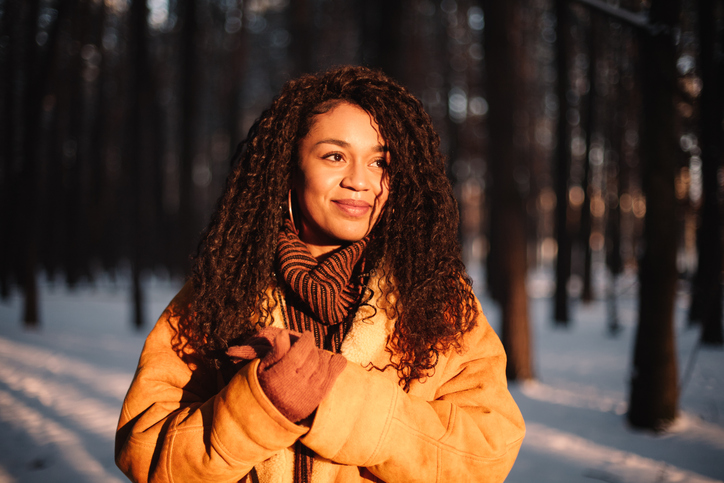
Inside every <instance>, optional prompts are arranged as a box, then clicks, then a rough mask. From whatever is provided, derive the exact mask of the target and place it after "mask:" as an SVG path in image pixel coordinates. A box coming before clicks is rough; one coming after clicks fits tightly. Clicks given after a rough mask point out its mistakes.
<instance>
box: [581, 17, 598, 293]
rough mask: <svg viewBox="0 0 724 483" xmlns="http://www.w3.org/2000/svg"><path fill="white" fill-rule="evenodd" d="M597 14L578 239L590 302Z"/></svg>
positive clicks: (591, 37) (590, 47)
mask: <svg viewBox="0 0 724 483" xmlns="http://www.w3.org/2000/svg"><path fill="white" fill-rule="evenodd" d="M598 20H599V19H598V15H597V14H596V13H595V12H590V20H589V22H590V25H589V42H588V85H589V89H588V109H587V113H586V154H585V158H584V159H583V163H584V164H583V166H584V169H583V183H582V185H583V186H582V188H583V194H584V200H583V206H581V235H580V241H581V244H582V245H583V253H584V257H583V292H582V293H581V300H582V301H583V302H586V303H587V302H590V301H591V300H593V288H592V286H591V262H592V258H593V253H592V252H593V250H592V249H591V189H590V176H591V175H590V172H591V142H592V141H593V125H594V122H595V119H596V114H597V112H596V76H597V73H596V61H597V58H598V52H597V48H596V47H597V44H596V42H597V41H598V32H597V30H598Z"/></svg>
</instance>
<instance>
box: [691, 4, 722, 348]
mask: <svg viewBox="0 0 724 483" xmlns="http://www.w3.org/2000/svg"><path fill="white" fill-rule="evenodd" d="M716 3H717V0H699V1H698V2H697V6H698V13H699V19H698V20H699V36H700V45H701V62H700V64H701V80H702V89H701V97H700V98H699V103H700V106H701V108H700V109H701V111H700V114H699V115H700V126H701V129H700V145H701V164H702V206H701V220H700V223H699V227H698V231H697V236H696V242H697V251H698V252H699V264H698V267H697V272H696V275H695V277H694V283H693V294H692V300H691V307H690V310H689V319H690V320H692V321H697V322H700V323H701V324H702V333H701V340H702V342H703V343H705V344H711V345H722V344H724V334H723V330H722V277H721V271H722V236H721V232H722V222H721V208H720V206H719V182H718V171H719V168H720V167H721V165H722V153H723V152H724V142H723V141H722V140H723V139H724V131H722V121H723V118H724V92H723V91H722V87H721V86H722V85H724V61H723V60H722V52H721V50H719V51H718V52H717V50H716V48H717V39H716V33H717V32H716V18H717V17H716V13H715V6H716ZM718 3H719V8H720V9H724V5H723V4H722V3H723V2H721V1H718ZM718 40H719V42H718V45H719V46H720V47H719V49H721V45H722V42H724V36H722V35H721V34H720V38H719V39H718Z"/></svg>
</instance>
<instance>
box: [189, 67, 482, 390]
mask: <svg viewBox="0 0 724 483" xmlns="http://www.w3.org/2000/svg"><path fill="white" fill-rule="evenodd" d="M339 102H349V103H351V104H354V105H357V106H359V107H361V108H362V109H364V110H365V111H367V112H368V113H369V114H370V115H371V116H372V118H373V119H374V120H375V121H376V122H377V124H378V126H379V129H380V133H381V135H382V137H383V139H384V140H385V142H386V145H387V147H388V149H389V152H390V159H391V162H390V165H389V167H388V168H387V169H388V180H389V198H388V200H387V203H386V205H385V207H384V210H383V212H382V214H381V215H380V218H379V220H378V223H377V225H376V226H375V227H374V228H373V230H372V232H371V238H370V242H369V243H368V247H367V251H366V254H365V256H366V257H367V260H371V261H372V263H374V265H375V266H376V267H377V269H378V273H382V274H383V275H382V276H383V277H384V278H385V280H386V282H387V284H388V286H393V287H395V290H396V296H397V303H396V304H395V306H394V308H393V309H391V311H392V312H394V313H390V314H387V315H388V316H390V317H398V320H397V322H396V326H395V331H394V333H393V334H392V336H391V339H390V341H389V342H390V347H391V350H393V351H394V352H395V354H397V355H398V356H399V361H398V362H396V363H394V364H393V366H394V367H395V368H396V370H397V372H398V375H399V377H400V381H401V384H402V385H403V386H404V387H405V388H409V384H410V382H411V381H412V380H414V379H420V378H424V377H426V376H427V375H429V374H431V371H433V370H434V367H435V365H436V363H437V360H438V357H439V355H440V354H441V353H444V352H446V351H449V350H461V348H462V335H463V334H464V333H466V332H468V331H469V330H471V329H472V328H473V327H474V325H475V318H476V312H477V309H476V306H477V305H476V303H475V299H474V296H473V294H472V288H471V286H472V285H471V282H470V279H469V278H468V276H467V275H466V272H465V268H464V266H463V263H462V259H461V256H460V247H459V243H458V238H457V230H458V210H457V204H456V202H455V199H454V197H453V193H452V188H451V186H450V182H449V181H448V179H447V177H446V176H445V170H444V159H443V157H442V155H441V154H440V152H439V150H438V148H439V137H438V135H437V134H436V133H435V131H434V130H433V127H432V122H431V120H430V117H429V116H428V115H427V113H426V112H425V111H424V109H423V107H422V104H421V103H420V101H418V100H417V99H416V98H415V97H414V96H413V95H411V94H410V93H409V92H408V91H407V90H406V89H405V88H403V87H401V86H400V85H399V84H397V83H396V82H394V81H393V80H391V79H390V78H388V77H386V76H385V75H384V74H383V73H381V72H379V71H375V70H371V69H368V68H364V67H352V66H345V67H340V68H336V69H333V70H330V71H328V72H326V73H322V74H319V75H304V76H302V77H300V78H298V79H295V80H291V81H289V82H287V83H286V84H285V86H284V87H283V89H282V92H281V94H280V95H279V97H277V98H276V99H275V100H274V102H273V103H272V105H271V107H270V108H269V109H268V110H266V111H265V112H264V113H263V114H262V115H261V117H260V118H259V119H258V120H257V121H256V122H255V123H254V125H253V126H252V127H251V129H250V130H249V135H248V137H247V139H246V140H244V141H243V142H242V143H241V144H240V145H239V148H238V149H237V152H236V154H235V159H234V162H235V164H234V166H233V169H232V171H231V173H230V174H229V176H228V178H227V181H226V188H225V191H224V193H223V195H222V196H221V197H220V199H219V201H218V204H217V208H216V212H215V213H214V215H213V217H212V220H211V223H210V224H209V226H208V227H207V229H206V231H205V233H204V235H203V237H202V240H201V242H200V244H199V248H198V252H197V255H196V257H195V262H194V268H193V272H192V275H191V282H192V287H193V291H194V296H193V300H192V302H191V304H190V306H189V307H188V308H187V309H188V310H187V311H185V313H186V316H182V317H181V318H180V322H179V335H181V336H182V337H183V338H184V339H185V343H186V344H188V345H189V346H190V347H191V348H192V349H193V350H194V351H195V352H197V353H198V354H199V355H200V356H201V357H202V358H203V359H204V360H206V361H207V362H209V363H210V364H213V365H215V366H216V367H222V366H224V365H225V364H227V363H228V361H227V360H226V359H225V356H224V352H225V350H226V349H227V348H228V346H229V345H230V344H231V343H233V342H236V343H238V341H241V340H244V339H245V338H246V337H248V336H250V335H252V334H253V333H254V332H255V331H256V330H258V329H259V328H260V327H261V326H263V325H265V324H266V321H267V320H268V317H269V313H270V311H271V309H272V307H273V306H274V305H275V303H274V301H273V300H272V298H271V297H270V295H269V291H268V289H269V288H270V287H272V286H273V285H274V284H275V283H276V281H275V278H274V275H273V270H274V264H275V254H276V246H277V240H278V236H279V232H280V230H281V229H282V225H283V223H284V219H285V212H286V204H287V201H286V197H287V192H288V190H289V188H290V185H291V177H292V174H293V172H294V170H295V169H296V166H297V147H298V145H299V142H300V140H301V139H303V138H304V136H305V135H306V134H307V133H308V132H309V129H310V128H311V126H312V123H313V122H314V116H316V115H318V114H320V113H322V112H325V111H328V110H329V109H331V108H332V107H333V106H334V105H335V104H337V103H339ZM373 290H374V287H373ZM395 359H397V358H395Z"/></svg>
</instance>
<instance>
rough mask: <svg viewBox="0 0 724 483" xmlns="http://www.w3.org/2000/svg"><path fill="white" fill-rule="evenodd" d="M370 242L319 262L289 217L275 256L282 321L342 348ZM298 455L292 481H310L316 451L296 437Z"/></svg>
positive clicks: (324, 344) (335, 348)
mask: <svg viewBox="0 0 724 483" xmlns="http://www.w3.org/2000/svg"><path fill="white" fill-rule="evenodd" d="M366 246H367V238H364V239H362V240H360V241H358V242H355V243H352V244H351V245H348V246H346V247H344V248H342V249H340V250H337V251H335V252H334V253H332V254H331V255H330V256H329V257H328V258H326V259H325V260H324V261H322V262H321V263H320V262H318V261H317V260H316V259H315V258H314V257H313V256H312V255H311V254H310V253H309V250H308V249H307V246H306V245H305V244H304V243H303V242H302V241H301V240H300V239H299V237H298V236H297V234H296V233H295V230H294V228H293V226H292V224H291V222H290V221H289V220H287V222H286V223H285V226H284V229H283V230H282V231H281V233H280V234H279V244H278V246H277V260H276V261H277V273H278V276H279V278H280V281H281V282H282V283H281V284H280V285H281V286H282V287H283V288H282V289H281V290H283V297H282V298H283V300H284V301H285V303H284V304H283V305H284V307H283V310H282V313H283V315H284V317H285V320H284V325H285V326H286V327H288V328H289V329H292V330H296V331H298V332H304V331H311V332H313V333H314V340H315V342H316V344H317V347H319V348H321V349H326V350H329V351H332V352H339V350H340V348H341V346H342V340H343V339H344V335H345V334H346V333H347V330H349V328H350V326H351V324H352V319H353V318H354V314H355V312H356V309H357V307H358V306H359V304H360V301H361V299H362V294H363V292H364V287H365V285H366V279H367V274H365V273H364V266H365V260H364V258H363V257H362V253H363V252H364V249H365V247H366ZM294 455H295V456H294V481H295V482H300V483H306V482H308V481H310V478H311V475H312V461H313V457H314V452H313V451H312V450H310V449H309V448H307V447H306V446H304V445H303V444H302V443H301V442H300V441H297V443H296V444H295V446H294Z"/></svg>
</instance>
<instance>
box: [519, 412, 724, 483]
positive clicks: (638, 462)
mask: <svg viewBox="0 0 724 483" xmlns="http://www.w3.org/2000/svg"><path fill="white" fill-rule="evenodd" d="M524 444H525V446H527V447H528V448H529V449H533V450H535V451H538V452H541V453H549V454H554V455H556V456H557V457H558V458H563V459H568V460H575V461H577V462H578V463H581V464H584V465H586V466H587V467H588V468H589V473H590V475H589V477H591V478H593V479H602V480H604V481H616V482H617V483H654V482H671V483H674V482H682V483H683V482H686V483H718V482H719V480H714V479H711V478H708V477H706V476H702V475H699V474H697V473H694V472H691V471H687V470H683V469H681V468H677V467H676V466H673V465H671V464H669V463H666V462H663V461H656V460H653V459H650V458H645V457H643V456H639V455H636V454H633V453H629V452H626V451H620V450H617V449H614V448H611V447H608V446H603V445H600V444H596V443H594V442H592V441H589V440H587V439H585V438H581V437H579V436H576V435H573V434H571V433H566V432H563V431H559V430H557V429H552V428H549V427H547V426H545V425H542V424H539V423H533V422H529V423H527V425H526V436H525V443H524ZM599 473H600V474H599Z"/></svg>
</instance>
